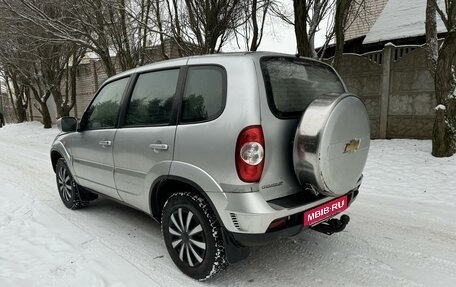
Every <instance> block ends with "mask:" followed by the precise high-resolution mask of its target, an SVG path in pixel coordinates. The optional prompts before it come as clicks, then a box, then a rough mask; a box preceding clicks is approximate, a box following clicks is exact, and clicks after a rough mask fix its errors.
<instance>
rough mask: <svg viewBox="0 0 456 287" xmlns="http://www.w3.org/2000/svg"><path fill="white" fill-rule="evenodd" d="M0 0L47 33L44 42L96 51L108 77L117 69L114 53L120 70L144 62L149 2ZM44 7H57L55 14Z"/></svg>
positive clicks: (148, 35) (118, 0) (149, 9)
mask: <svg viewBox="0 0 456 287" xmlns="http://www.w3.org/2000/svg"><path fill="white" fill-rule="evenodd" d="M1 1H2V2H3V3H4V4H5V6H6V7H7V8H8V9H9V10H10V11H12V12H13V13H14V14H15V15H16V16H17V17H18V18H20V19H22V20H24V21H27V22H29V23H30V24H33V25H35V26H37V27H40V29H41V30H42V31H43V32H45V33H46V34H47V35H49V36H50V38H48V39H47V40H48V41H53V42H56V43H72V44H74V45H77V46H79V47H82V48H85V49H87V50H90V51H93V52H94V53H96V54H97V55H98V56H99V57H100V60H101V61H102V62H103V64H104V68H105V71H106V73H107V75H108V76H112V75H114V74H116V71H117V69H116V68H117V67H116V62H115V60H114V59H113V58H114V56H115V58H116V60H117V62H118V64H119V69H120V70H126V69H130V68H133V67H136V66H138V65H139V64H141V63H143V61H144V55H145V50H146V48H147V45H148V42H147V39H148V37H151V35H150V31H151V29H148V21H147V20H148V19H149V15H148V14H149V13H150V11H151V5H152V1H149V0H143V1H141V0H136V1H126V0H79V1H72V0H45V1H40V2H37V1H34V0H14V1H11V0H10V1H8V0H1ZM138 1H139V2H138ZM45 3H46V4H47V5H44V4H45ZM45 6H53V7H55V8H56V9H58V10H59V11H60V12H59V15H58V17H56V15H53V14H50V13H49V11H47V10H46V9H45V8H44V7H45ZM148 33H149V34H148ZM29 36H30V37H32V38H37V36H36V35H29ZM38 40H39V39H38Z"/></svg>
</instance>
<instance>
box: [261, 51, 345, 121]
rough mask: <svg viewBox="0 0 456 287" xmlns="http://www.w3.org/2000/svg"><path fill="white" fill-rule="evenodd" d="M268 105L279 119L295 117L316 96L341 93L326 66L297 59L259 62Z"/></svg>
mask: <svg viewBox="0 0 456 287" xmlns="http://www.w3.org/2000/svg"><path fill="white" fill-rule="evenodd" d="M261 69H262V71H263V77H264V80H265V85H266V91H267V94H268V103H269V107H270V109H271V111H272V112H273V113H274V114H275V115H276V116H277V117H279V118H293V117H299V116H300V115H301V114H302V112H303V111H304V110H305V109H306V108H307V106H309V105H310V103H311V102H312V101H313V100H314V99H315V98H316V97H318V96H320V95H324V94H328V93H343V92H345V88H344V85H343V84H342V82H341V81H340V79H339V77H338V76H337V75H336V73H334V71H333V70H332V69H331V68H330V67H329V66H327V65H325V64H322V63H319V62H316V61H311V60H305V59H300V58H292V57H265V58H262V59H261Z"/></svg>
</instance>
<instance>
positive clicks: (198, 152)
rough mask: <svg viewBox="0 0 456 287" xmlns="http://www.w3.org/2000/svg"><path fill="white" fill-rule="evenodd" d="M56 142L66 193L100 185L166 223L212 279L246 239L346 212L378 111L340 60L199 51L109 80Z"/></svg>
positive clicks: (77, 196) (339, 224)
mask: <svg viewBox="0 0 456 287" xmlns="http://www.w3.org/2000/svg"><path fill="white" fill-rule="evenodd" d="M58 127H59V129H60V130H61V133H60V134H59V135H58V136H57V137H56V139H55V141H54V143H53V145H52V148H51V159H52V165H53V167H54V170H55V172H56V178H57V186H58V190H59V193H60V197H61V199H62V201H63V203H64V204H65V206H66V207H68V208H71V209H77V208H80V207H84V206H86V205H87V204H88V202H89V201H91V200H93V199H96V198H97V196H98V194H101V195H103V196H107V197H109V198H112V199H115V200H117V201H120V202H122V203H124V204H126V205H129V206H132V207H134V208H137V209H139V210H142V211H144V212H146V213H147V214H149V215H151V216H152V217H153V218H154V219H155V220H157V221H158V222H160V223H161V226H162V232H163V237H164V241H165V243H166V247H167V249H168V251H169V255H170V257H171V258H172V260H173V261H174V263H175V264H176V265H177V267H178V268H179V269H180V270H182V272H184V273H185V274H187V275H189V276H191V277H193V278H195V279H199V280H203V279H206V278H209V277H210V276H212V275H213V274H215V273H217V272H218V271H220V270H223V269H224V268H225V267H226V266H227V265H228V264H229V263H233V262H236V261H239V260H241V259H243V258H245V257H246V256H247V255H248V251H249V249H248V247H249V246H252V245H256V244H260V243H262V242H265V241H268V240H272V239H274V238H278V237H284V236H292V235H295V234H297V233H299V232H300V231H301V230H303V229H305V228H311V229H314V230H316V231H320V232H323V233H326V234H332V233H334V232H338V231H341V230H343V229H344V228H345V226H346V224H347V223H348V221H349V217H348V216H347V215H342V216H341V218H340V219H337V218H334V216H335V215H336V214H339V213H341V212H342V211H344V210H345V209H346V208H347V207H348V206H349V205H350V204H351V203H352V202H353V200H354V199H355V197H356V196H357V194H358V188H359V186H360V184H361V179H362V170H363V168H364V164H365V162H366V159H367V153H368V149H369V118H368V115H367V112H366V109H365V106H364V105H363V103H362V102H361V101H360V100H359V99H358V98H357V97H355V96H353V95H351V94H348V93H347V90H346V87H345V85H344V83H343V82H342V80H341V79H340V77H339V76H338V75H337V73H336V72H335V71H334V69H333V68H332V67H331V66H328V65H326V64H324V63H322V62H319V61H315V60H311V59H303V58H298V57H295V56H292V55H285V54H276V53H264V52H261V53H233V54H218V55H208V56H195V57H188V58H181V59H177V60H170V61H165V62H160V63H155V64H151V65H147V66H144V67H140V68H137V69H134V70H131V71H127V72H124V73H122V74H119V75H116V76H114V77H112V78H110V79H108V80H107V81H106V82H105V83H104V84H103V85H102V86H101V87H100V89H99V90H98V92H97V93H96V95H95V97H94V99H93V100H92V102H91V103H90V105H89V106H88V108H87V110H86V111H85V113H84V115H83V116H82V119H81V120H80V121H79V122H78V121H77V120H76V119H75V118H72V117H65V118H61V119H59V121H58Z"/></svg>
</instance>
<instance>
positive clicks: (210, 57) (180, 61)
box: [109, 51, 295, 81]
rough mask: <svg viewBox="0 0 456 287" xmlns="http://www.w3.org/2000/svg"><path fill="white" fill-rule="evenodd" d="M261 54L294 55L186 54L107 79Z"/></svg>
mask: <svg viewBox="0 0 456 287" xmlns="http://www.w3.org/2000/svg"><path fill="white" fill-rule="evenodd" d="M263 56H290V57H295V55H289V54H283V53H277V52H265V51H261V52H228V53H217V54H207V55H196V56H187V57H182V58H177V59H170V60H165V61H159V62H155V63H151V64H147V65H144V66H141V67H138V68H134V69H131V70H127V71H124V72H121V73H119V74H117V75H115V76H113V77H111V78H109V81H111V80H115V79H119V78H122V77H125V76H128V75H131V74H134V73H143V72H146V71H150V70H155V69H166V68H169V67H177V66H184V65H186V64H187V63H188V61H189V60H195V59H196V60H198V59H201V60H203V61H204V59H206V60H207V61H208V62H207V63H208V64H210V63H216V62H217V60H220V59H232V58H260V57H263Z"/></svg>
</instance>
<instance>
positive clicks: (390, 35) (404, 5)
mask: <svg viewBox="0 0 456 287" xmlns="http://www.w3.org/2000/svg"><path fill="white" fill-rule="evenodd" d="M438 2H439V6H440V7H443V1H442V0H438ZM425 19H426V0H389V1H388V3H386V6H385V8H383V11H382V13H381V14H380V16H379V17H378V19H377V21H376V22H375V24H374V26H372V28H371V29H370V31H369V32H368V33H367V35H366V38H364V41H363V44H373V43H377V42H385V41H389V40H395V39H404V38H411V37H418V36H423V35H424V34H425V24H424V23H425ZM437 32H438V33H443V32H446V28H445V26H444V24H443V22H442V20H441V19H440V17H439V16H438V15H437Z"/></svg>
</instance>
